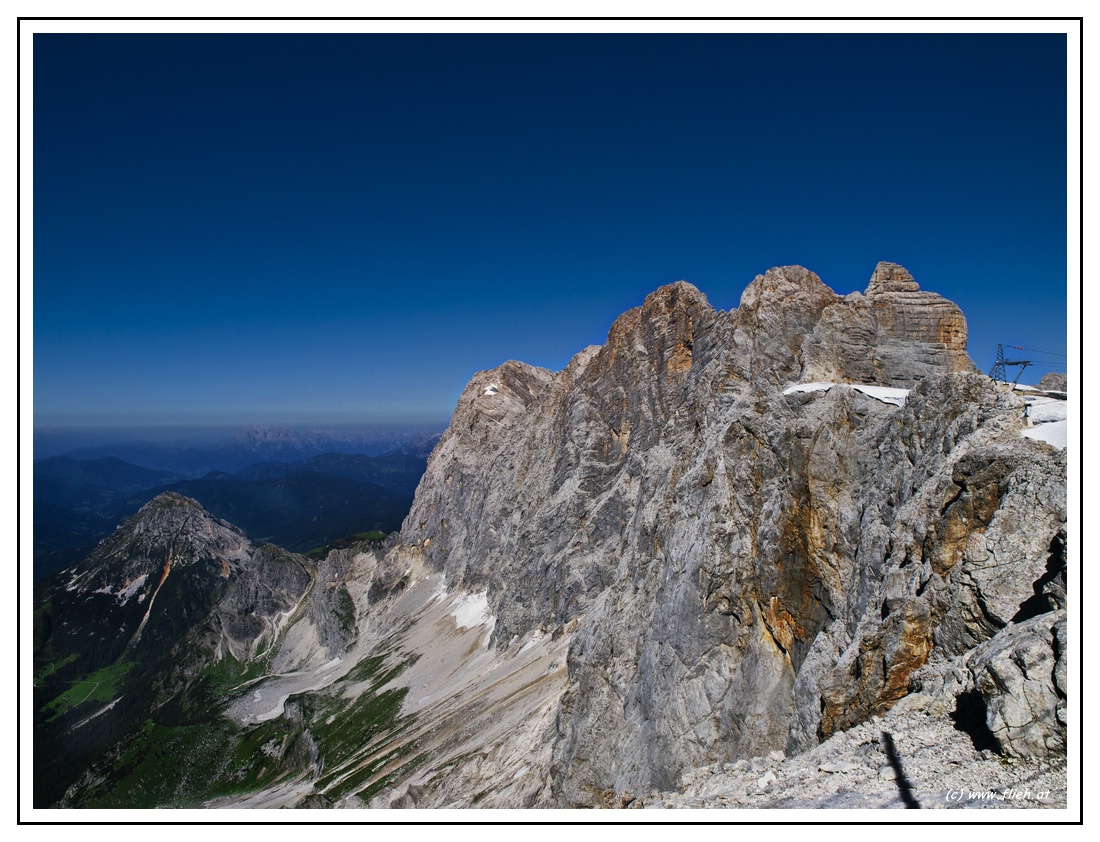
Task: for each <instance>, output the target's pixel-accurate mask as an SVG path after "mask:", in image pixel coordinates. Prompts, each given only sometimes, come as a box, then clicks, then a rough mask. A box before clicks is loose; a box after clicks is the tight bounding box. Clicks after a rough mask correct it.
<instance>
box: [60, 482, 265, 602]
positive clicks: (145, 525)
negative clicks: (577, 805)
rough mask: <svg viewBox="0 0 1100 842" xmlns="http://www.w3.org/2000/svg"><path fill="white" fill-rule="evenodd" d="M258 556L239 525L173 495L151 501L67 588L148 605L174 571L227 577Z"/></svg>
mask: <svg viewBox="0 0 1100 842" xmlns="http://www.w3.org/2000/svg"><path fill="white" fill-rule="evenodd" d="M252 552H253V546H252V542H251V541H249V540H248V538H247V537H246V536H245V534H244V533H243V532H242V531H241V530H240V529H238V528H237V527H235V526H233V525H231V524H229V523H226V522H225V521H223V520H219V519H218V518H216V517H214V516H213V515H212V514H210V513H209V512H208V511H206V509H204V508H203V507H202V506H201V505H199V503H197V502H196V501H195V500H192V499H191V498H189V497H184V496H183V495H182V494H177V493H176V492H173V491H166V492H164V493H163V494H159V495H157V496H156V497H154V498H153V499H152V500H150V501H149V502H148V503H146V504H145V505H144V506H142V507H141V509H139V510H138V512H137V513H136V514H135V515H133V517H131V518H130V519H129V520H127V521H126V522H125V523H123V524H122V525H121V526H120V527H119V528H118V529H117V530H116V531H115V532H114V533H112V534H111V535H109V536H108V537H107V538H105V539H104V540H103V541H102V542H101V543H100V544H99V546H98V547H96V549H95V551H94V552H93V553H92V554H91V555H90V556H89V557H88V558H87V560H85V561H84V562H82V563H81V564H79V565H77V566H75V567H74V568H72V569H71V570H70V573H69V581H68V584H67V585H66V589H67V590H69V591H76V592H94V593H106V594H111V595H114V596H115V597H116V598H117V599H118V600H119V601H120V602H122V603H125V602H127V601H129V600H130V599H132V598H136V599H137V600H138V601H142V600H143V599H144V598H145V596H146V595H147V594H149V593H152V592H154V591H155V589H156V588H157V587H158V586H159V583H160V582H161V581H163V579H164V578H166V577H167V576H168V572H169V571H170V570H171V569H172V568H176V569H177V570H180V569H184V568H187V567H192V566H196V565H198V566H202V567H203V568H209V573H210V574H211V575H213V576H216V577H220V578H222V579H226V578H228V577H229V575H230V573H231V571H233V570H235V569H236V568H237V567H238V566H239V565H240V563H241V562H242V561H243V560H244V559H246V558H248V557H249V556H250V555H251V554H252Z"/></svg>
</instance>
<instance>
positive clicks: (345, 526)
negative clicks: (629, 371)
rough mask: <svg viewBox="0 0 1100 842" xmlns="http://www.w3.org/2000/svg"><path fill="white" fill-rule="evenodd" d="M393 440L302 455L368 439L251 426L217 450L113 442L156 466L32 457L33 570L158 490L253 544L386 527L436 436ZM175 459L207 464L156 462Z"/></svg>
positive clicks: (40, 572) (396, 521)
mask: <svg viewBox="0 0 1100 842" xmlns="http://www.w3.org/2000/svg"><path fill="white" fill-rule="evenodd" d="M401 439H402V440H403V443H401V444H399V446H398V448H397V449H395V450H393V451H391V452H387V453H382V454H380V455H374V456H372V455H367V454H365V453H344V452H324V453H312V452H311V451H312V450H313V449H316V448H319V447H324V446H326V445H329V446H331V445H333V444H338V443H343V444H345V445H348V446H350V445H351V444H353V443H355V442H356V441H358V443H359V444H361V445H363V446H367V445H368V438H367V436H366V435H365V434H364V435H361V436H359V437H358V438H357V439H356V438H355V437H354V436H351V435H349V436H347V437H345V438H344V439H339V440H337V439H333V438H331V437H326V436H325V435H322V434H319V433H311V434H301V433H295V432H294V431H289V430H272V429H269V428H252V429H250V430H249V431H246V432H245V433H243V434H242V435H241V436H239V437H237V438H236V439H234V440H232V441H231V442H227V443H226V444H225V446H224V447H223V448H222V449H221V450H219V451H209V452H202V451H194V450H192V451H186V452H181V451H177V450H175V449H174V448H172V447H170V446H168V447H166V446H158V445H148V444H145V445H142V444H140V443H135V444H132V445H121V446H119V448H118V449H119V451H120V452H123V453H129V452H134V451H136V452H138V453H139V455H140V453H141V452H142V451H143V450H144V451H145V455H146V456H148V457H151V460H152V464H154V465H155V466H156V467H145V466H143V465H139V464H134V463H131V462H129V461H126V460H124V459H122V458H119V456H117V455H110V456H99V457H95V458H87V459H81V458H74V457H73V456H71V455H66V456H53V457H50V458H48V459H42V460H39V461H37V462H35V463H34V577H35V579H39V578H41V577H43V576H46V575H48V574H50V573H52V572H54V571H56V570H61V569H63V568H64V567H67V566H68V565H70V564H72V563H74V562H76V561H78V560H80V559H82V558H84V557H85V556H86V555H87V554H88V553H89V552H91V550H92V549H93V548H94V547H95V545H96V543H97V542H98V541H100V540H101V539H102V538H103V537H105V536H106V535H108V534H109V533H110V532H111V531H112V530H113V529H114V528H115V527H116V526H118V524H119V523H120V522H121V521H122V520H123V519H124V518H126V517H128V516H129V515H131V514H133V513H134V512H136V511H137V510H138V509H139V508H140V507H141V506H142V505H144V504H145V503H147V502H148V501H149V500H151V499H153V498H154V497H155V496H157V494H159V493H161V492H163V491H178V492H180V493H182V494H186V495H187V496H188V497H191V498H194V499H195V500H198V501H199V502H201V503H202V505H203V506H205V507H206V508H207V509H208V510H209V511H210V512H212V513H213V514H215V515H217V516H218V517H223V518H226V519H229V520H231V521H233V522H234V523H236V524H238V525H239V526H240V527H241V528H242V529H244V530H245V532H246V533H247V534H248V535H249V537H250V538H252V539H253V540H255V541H257V542H258V543H264V542H272V543H276V544H279V545H280V546H283V547H286V548H288V549H290V550H293V551H297V552H304V551H306V550H309V549H312V548H314V547H318V546H321V545H324V544H326V543H328V542H330V541H332V540H334V539H337V538H341V537H343V536H346V535H351V534H355V533H360V532H365V531H372V530H377V531H380V532H392V531H394V530H396V529H398V528H400V526H401V521H402V520H403V519H404V517H405V515H406V514H407V513H408V510H409V506H410V505H411V504H412V496H413V492H414V491H415V490H416V485H417V483H418V482H419V481H420V477H421V475H422V474H423V473H424V468H425V465H426V464H427V457H428V454H429V453H430V451H431V448H432V446H433V445H434V444H435V442H436V441H437V440H438V436H431V435H427V434H419V433H418V434H405V435H404V436H402V437H401ZM373 440H374V441H375V442H379V441H381V439H378V438H377V437H375V438H374V439H373ZM389 443H391V444H392V443H394V440H393V439H392V438H391V439H389ZM303 453H304V454H307V455H305V456H301V457H300V458H297V459H293V460H288V461H282V460H279V459H277V458H276V457H277V456H279V455H286V454H292V455H297V454H303ZM246 457H251V458H246ZM260 459H262V461H258V460H260ZM242 462H243V463H244V464H241V463H242ZM184 464H190V465H191V466H192V467H193V466H195V465H199V464H205V465H212V466H213V467H211V468H210V469H209V470H208V471H207V472H206V473H205V474H204V475H202V476H199V477H195V476H193V475H191V474H190V473H189V471H186V470H173V469H171V468H169V467H166V466H171V465H177V466H183V465H184Z"/></svg>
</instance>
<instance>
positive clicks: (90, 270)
mask: <svg viewBox="0 0 1100 842" xmlns="http://www.w3.org/2000/svg"><path fill="white" fill-rule="evenodd" d="M33 82H34V149H33V151H34V181H33V189H34V235H35V242H34V388H35V393H34V408H35V424H36V426H51V425H59V424H62V425H63V424H89V423H99V424H115V423H126V424H130V425H133V424H141V423H150V424H156V423H161V424H163V423H171V424H185V423H210V424H214V423H242V424H244V423H276V424H281V423H290V424H328V423H336V422H346V423H378V422H383V421H398V420H400V421H412V422H429V421H433V420H438V421H442V420H444V419H446V417H447V416H448V415H449V413H450V411H451V409H452V408H453V405H454V402H455V400H456V399H457V397H458V395H459V393H460V392H461V390H462V388H463V386H464V385H465V383H466V382H467V380H468V379H469V377H470V376H471V375H472V374H473V373H474V372H475V371H477V370H479V369H484V368H489V367H492V366H495V365H498V364H499V363H501V362H503V361H504V360H506V359H520V360H524V361H526V362H529V363H532V364H536V365H543V366H547V367H549V368H553V369H560V368H562V367H563V366H564V365H565V364H566V363H567V362H568V360H569V358H570V357H571V356H572V354H574V353H575V352H577V351H579V350H580V349H581V348H583V347H585V346H586V345H589V344H593V343H602V342H603V341H604V339H605V338H606V334H607V329H608V328H609V326H610V325H611V322H612V321H613V320H614V318H615V317H616V316H618V315H619V314H620V313H621V312H623V311H625V310H627V309H629V308H630V307H633V306H636V305H638V304H640V303H641V301H642V299H643V298H644V297H645V295H646V294H647V293H649V292H651V291H652V290H654V289H656V288H657V287H658V286H660V285H662V284H665V283H669V282H672V281H675V280H678V279H681V278H683V279H686V280H688V281H690V282H692V283H694V284H695V285H696V286H698V287H699V288H700V289H701V290H703V291H704V292H705V293H706V294H707V296H708V297H709V298H710V300H711V303H712V304H714V305H715V306H716V307H718V308H720V309H730V308H732V307H736V306H737V303H738V300H739V298H740V295H741V292H742V290H743V289H744V287H745V286H746V285H747V284H748V283H749V282H750V281H751V280H752V279H753V277H754V276H755V275H757V274H760V273H762V272H764V271H766V270H767V269H768V268H769V267H771V266H777V265H784V264H791V263H798V264H801V265H804V266H806V267H807V268H809V269H812V270H813V271H815V272H817V273H818V274H819V275H820V276H821V277H822V279H823V280H824V281H825V283H827V284H829V285H830V286H831V287H832V288H833V289H834V290H836V291H837V292H839V293H842V294H844V293H848V292H851V291H853V290H863V289H864V288H865V287H866V284H867V280H868V278H869V276H870V274H871V271H872V270H873V268H874V266H875V264H876V263H877V262H878V261H880V260H891V261H895V262H898V263H901V264H903V265H905V266H906V267H908V268H909V270H910V271H911V272H912V273H913V275H914V276H915V277H916V279H917V281H918V282H919V283H920V284H921V286H922V288H923V289H928V290H933V291H935V292H939V293H941V294H943V295H945V296H947V297H948V298H951V299H952V300H954V301H955V302H957V303H958V304H959V305H960V306H961V307H962V308H963V311H964V312H965V314H966V316H967V319H968V321H969V325H970V353H971V356H972V357H973V358H974V359H975V361H976V362H977V363H978V365H979V367H981V368H982V369H983V370H988V369H989V367H990V365H991V364H992V362H993V358H994V355H995V352H996V344H997V343H998V342H1005V343H1016V344H1020V345H1024V346H1025V347H1029V348H1036V349H1040V350H1046V351H1052V352H1059V353H1063V354H1064V353H1065V350H1066V347H1065V345H1066V288H1067V279H1066V105H1065V102H1066V88H1065V84H1066V38H1065V36H1063V35H1036V36H1025V35H1010V34H1004V35H951V36H924V35H862V36H831V35H803V36H761V35H741V36H739V35H702V34H700V35H685V36H670V35H620V36H615V35H611V36H609V35H587V36H584V35H582V36H567V35H495V36H492V35H489V36H475V35H437V36H431V35H376V36H371V35H321V36H310V35H243V36H236V35H214V36H206V35H152V34H148V35H117V36H116V35H53V34H46V35H43V34H38V35H36V36H35V37H34V78H33ZM1074 283H1075V284H1076V280H1075V281H1074ZM1034 358H1035V359H1036V360H1039V359H1042V360H1044V361H1047V362H1050V363H1053V364H1054V365H1053V368H1056V369H1057V370H1065V362H1064V359H1063V358H1061V357H1038V356H1036V357H1034ZM1049 370H1052V367H1051V366H1047V367H1045V368H1039V369H1037V373H1038V374H1041V373H1043V372H1045V371H1049ZM1025 379H1031V378H1030V376H1029V378H1025ZM1036 379H1037V378H1036Z"/></svg>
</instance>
